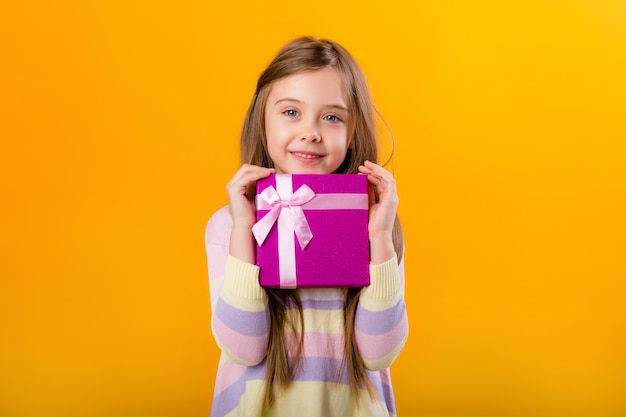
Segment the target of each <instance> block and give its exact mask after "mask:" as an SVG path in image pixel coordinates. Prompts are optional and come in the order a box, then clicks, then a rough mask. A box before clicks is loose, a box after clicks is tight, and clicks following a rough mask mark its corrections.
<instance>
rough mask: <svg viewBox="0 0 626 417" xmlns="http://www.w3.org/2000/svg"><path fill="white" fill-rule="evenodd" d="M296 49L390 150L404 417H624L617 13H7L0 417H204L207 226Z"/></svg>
mask: <svg viewBox="0 0 626 417" xmlns="http://www.w3.org/2000/svg"><path fill="white" fill-rule="evenodd" d="M409 3H411V4H412V5H411V6H408V4H409ZM303 34H313V35H316V36H321V37H330V38H333V39H335V40H338V41H339V42H340V43H342V44H344V45H345V46H346V47H347V48H348V49H349V50H350V51H351V52H352V53H353V54H354V55H355V57H356V58H357V60H358V61H359V62H360V63H361V65H362V67H363V69H364V71H365V72H366V75H367V77H368V79H369V81H370V85H371V88H372V91H373V94H374V97H375V101H376V104H377V106H378V108H379V109H380V111H381V113H382V114H383V115H384V117H385V118H386V120H387V122H388V123H389V125H390V126H391V128H392V130H393V133H394V135H395V138H396V155H395V158H394V160H393V164H391V165H389V168H390V169H392V170H393V171H394V173H395V175H396V177H397V179H398V181H399V192H400V198H401V208H400V214H401V217H402V219H403V223H404V228H405V231H406V246H407V252H406V269H407V287H406V289H407V295H406V299H407V303H408V308H409V315H410V337H409V341H408V343H407V345H406V348H405V349H404V351H403V353H402V355H401V356H400V358H399V359H398V360H397V361H396V363H395V364H394V366H393V369H392V372H393V377H394V386H395V392H396V397H397V406H398V411H399V414H400V416H424V417H439V416H469V415H476V416H557V415H559V416H560V415H563V416H590V417H605V416H606V417H608V416H623V415H626V395H624V394H625V393H626V376H625V375H626V359H625V355H624V353H625V351H626V340H625V338H626V336H625V334H626V307H625V303H624V297H625V295H626V283H625V281H626V261H625V258H626V256H625V255H626V253H625V252H626V216H625V213H626V181H625V180H626V145H625V142H624V141H625V140H626V3H625V2H623V1H618V0H613V1H611V0H526V1H521V0H520V1H517V0H516V1H487V0H474V1H451V0H450V1H441V0H423V1H416V2H408V1H407V2H400V1H391V0H390V1H386V2H379V1H370V2H362V1H356V0H353V1H346V2H337V3H320V2H285V1H282V2H278V1H262V2H250V4H242V3H241V2H228V1H220V2H217V1H213V0H210V1H196V2H191V1H177V2H174V1H171V2H165V1H134V2H127V1H108V2H89V1H43V0H40V1H18V0H8V1H7V0H4V1H3V2H2V3H1V5H0V138H1V149H0V170H1V176H0V186H1V189H0V193H1V194H0V195H1V208H0V212H1V220H0V237H1V246H0V260H1V264H0V266H1V270H0V274H1V275H0V280H1V281H0V415H1V416H2V417H23V416H29V417H30V416H63V417H73V416H81V417H83V416H90V417H96V416H129V417H130V416H133V417H135V416H151V417H157V416H168V417H169V416H172V417H173V416H185V417H187V416H189V417H191V416H206V415H208V411H209V408H210V402H211V397H212V389H213V377H214V373H215V369H216V363H217V359H218V350H217V347H216V345H215V343H214V342H213V339H212V336H211V334H210V330H209V312H210V309H209V297H208V285H207V273H206V259H205V254H204V247H203V232H204V226H205V224H206V221H207V219H208V218H209V216H210V215H211V213H212V212H213V211H215V210H216V209H217V208H218V207H220V206H222V205H223V204H225V203H226V196H225V191H224V186H225V184H226V182H227V181H228V179H229V178H230V177H231V176H232V174H233V173H234V171H235V170H236V169H237V167H238V154H237V152H238V151H237V147H238V135H239V130H240V127H241V122H242V119H243V116H244V113H245V110H246V108H247V105H248V103H249V100H250V99H251V96H252V94H253V91H254V87H255V83H256V78H257V76H258V74H259V73H260V71H261V70H262V69H263V68H264V67H265V66H266V64H267V63H268V62H269V60H270V59H271V57H272V56H273V55H274V53H275V52H276V51H277V49H278V48H279V47H280V46H282V44H284V43H285V42H286V41H288V40H290V39H292V38H294V37H296V36H299V35H303ZM383 142H384V146H383V150H384V152H386V153H388V150H389V137H388V136H383Z"/></svg>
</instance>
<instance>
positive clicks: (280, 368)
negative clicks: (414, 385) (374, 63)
mask: <svg viewBox="0 0 626 417" xmlns="http://www.w3.org/2000/svg"><path fill="white" fill-rule="evenodd" d="M325 68H334V69H336V70H337V71H338V73H339V74H340V76H341V78H342V80H343V85H344V88H345V93H346V95H347V100H348V103H347V104H348V123H349V125H348V135H349V136H348V150H347V153H346V157H345V159H344V161H343V163H342V164H341V165H340V166H339V168H338V169H337V171H336V173H338V174H356V173H358V167H359V165H362V164H363V163H364V162H365V161H366V160H369V161H372V162H377V161H378V149H377V139H376V123H375V116H374V114H375V109H374V106H373V104H372V101H371V98H370V94H369V90H368V87H367V82H366V81H365V77H364V75H363V73H362V72H361V69H360V68H359V66H358V64H357V63H356V61H355V60H354V58H353V57H352V56H351V55H350V53H348V51H346V50H345V49H344V48H343V47H342V46H341V45H339V44H338V43H336V42H334V41H331V40H327V39H316V38H313V37H302V38H298V39H295V40H293V41H292V42H290V43H288V44H287V45H285V46H284V47H283V48H282V49H281V50H280V51H279V52H278V54H277V55H276V57H274V59H273V60H272V62H271V63H270V64H269V65H268V67H267V69H266V70H265V71H264V72H263V73H262V74H261V76H260V77H259V80H258V82H257V88H256V92H255V94H254V98H253V99H252V102H251V103H250V106H249V108H248V112H247V113H246V117H245V120H244V124H243V129H242V132H241V162H242V163H248V164H253V165H258V166H264V167H270V168H271V167H273V166H274V163H273V162H272V160H271V158H270V156H269V152H268V148H267V137H266V134H265V105H266V102H267V98H268V96H269V93H270V90H271V87H272V85H273V83H274V82H276V81H278V80H280V79H282V78H285V77H288V76H290V75H294V74H298V73H303V72H311V71H316V70H321V69H325ZM393 240H394V247H395V249H396V253H397V254H398V259H400V256H401V255H402V248H403V238H402V229H401V227H400V222H399V220H398V218H397V216H396V222H395V225H394V231H393ZM266 292H267V294H268V298H269V308H270V316H271V328H270V339H269V344H268V353H267V374H266V388H265V405H266V407H269V406H271V404H272V403H273V401H274V397H275V395H274V387H278V388H284V387H286V386H288V385H289V383H290V382H291V381H292V380H293V378H294V376H295V372H297V369H298V365H299V357H300V356H301V353H302V343H303V337H304V321H303V317H302V303H301V302H300V299H299V297H298V293H297V292H296V291H294V290H276V289H266ZM359 294H360V289H358V288H356V289H355V288H352V289H348V291H347V295H346V304H345V308H344V318H345V340H346V341H345V360H344V368H347V369H348V372H349V376H350V388H351V392H352V394H353V395H355V396H356V395H357V394H358V390H359V387H362V386H365V387H366V388H367V389H368V391H369V392H370V394H373V388H372V385H371V382H370V381H369V378H368V377H367V373H366V370H365V364H364V362H363V359H362V358H361V355H360V354H359V351H358V347H357V344H356V340H355V329H354V320H355V314H356V307H357V304H358V300H359ZM290 306H295V307H296V308H297V311H298V312H299V324H300V326H299V328H300V331H299V333H300V335H299V336H300V338H299V341H298V344H297V346H296V348H297V349H296V354H295V356H294V358H293V359H292V360H290V358H289V356H288V349H287V347H286V344H285V342H286V341H285V338H284V331H285V329H286V328H287V327H289V328H291V330H293V331H294V333H295V331H296V329H297V328H298V326H296V325H295V323H293V322H289V323H287V322H286V321H287V320H286V317H287V314H286V312H287V310H288V308H289V307H290Z"/></svg>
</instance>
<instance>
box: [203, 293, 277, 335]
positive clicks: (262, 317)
mask: <svg viewBox="0 0 626 417" xmlns="http://www.w3.org/2000/svg"><path fill="white" fill-rule="evenodd" d="M215 315H216V316H217V317H219V319H220V320H221V321H222V323H224V324H225V325H226V326H228V327H230V328H231V329H233V330H234V331H236V332H237V333H240V334H243V335H246V336H263V335H265V334H267V332H268V331H269V330H268V329H269V326H270V317H269V311H267V310H263V311H246V310H241V309H238V308H236V307H233V306H231V305H230V304H228V303H226V302H225V301H224V300H222V299H219V300H218V301H217V304H216V306H215Z"/></svg>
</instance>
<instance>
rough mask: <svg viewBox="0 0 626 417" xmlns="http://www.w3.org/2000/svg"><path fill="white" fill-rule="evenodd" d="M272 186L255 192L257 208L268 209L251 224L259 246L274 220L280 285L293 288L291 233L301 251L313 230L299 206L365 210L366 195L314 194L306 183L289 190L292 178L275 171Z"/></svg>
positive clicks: (294, 284)
mask: <svg viewBox="0 0 626 417" xmlns="http://www.w3.org/2000/svg"><path fill="white" fill-rule="evenodd" d="M275 178H276V188H274V187H272V186H270V187H268V188H266V189H264V190H263V191H262V192H261V193H260V194H258V195H257V201H256V203H257V210H269V212H268V213H267V214H266V215H265V216H263V218H262V219H260V220H259V221H257V222H256V223H255V224H254V226H252V233H253V234H254V238H255V239H256V241H257V243H258V244H259V246H261V245H263V242H265V239H266V238H267V236H268V235H269V233H270V231H271V230H272V227H273V226H274V223H278V225H277V226H278V257H279V258H278V262H279V273H280V287H281V288H296V253H295V250H296V248H295V239H294V237H293V235H294V233H295V235H296V238H297V239H298V242H299V243H300V247H301V248H302V250H304V249H305V248H306V247H307V245H308V244H309V242H311V239H313V233H312V232H311V228H310V227H309V223H308V221H307V219H306V216H305V215H304V211H303V208H305V209H310V210H336V209H365V210H367V208H368V196H367V194H342V193H336V194H317V195H316V194H315V192H314V191H313V190H312V189H311V188H310V187H309V186H308V185H306V184H303V185H302V186H301V187H300V188H298V190H296V191H295V192H292V188H293V185H292V177H291V175H289V174H277V175H276V176H275Z"/></svg>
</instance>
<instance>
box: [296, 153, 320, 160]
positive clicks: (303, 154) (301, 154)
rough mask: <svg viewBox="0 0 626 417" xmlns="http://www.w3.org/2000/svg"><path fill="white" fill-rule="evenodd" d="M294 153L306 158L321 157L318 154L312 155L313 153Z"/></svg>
mask: <svg viewBox="0 0 626 417" xmlns="http://www.w3.org/2000/svg"><path fill="white" fill-rule="evenodd" d="M292 154H294V155H295V156H298V157H300V158H305V159H315V158H319V156H318V155H312V154H308V153H307V154H305V153H300V152H292Z"/></svg>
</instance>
